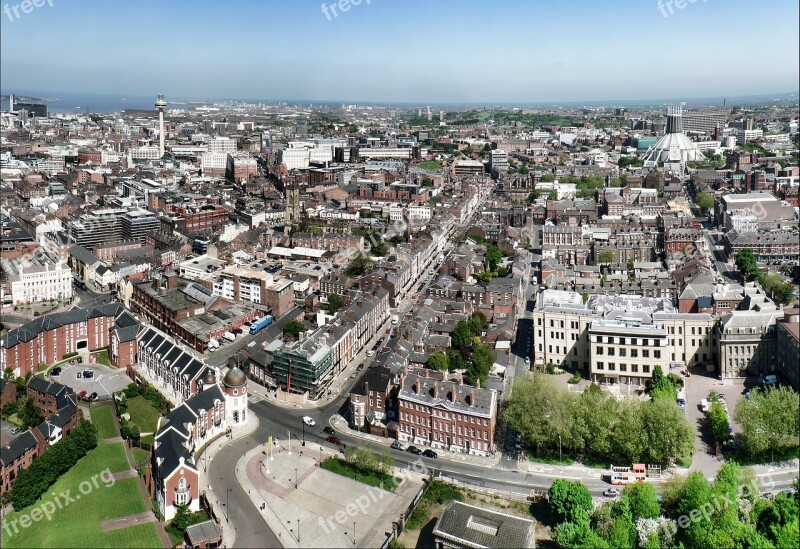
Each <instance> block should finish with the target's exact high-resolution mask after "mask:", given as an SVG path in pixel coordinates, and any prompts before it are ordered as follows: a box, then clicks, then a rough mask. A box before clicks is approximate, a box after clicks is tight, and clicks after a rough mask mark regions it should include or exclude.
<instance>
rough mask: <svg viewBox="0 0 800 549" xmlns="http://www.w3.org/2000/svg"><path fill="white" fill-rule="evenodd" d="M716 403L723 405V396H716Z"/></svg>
mask: <svg viewBox="0 0 800 549" xmlns="http://www.w3.org/2000/svg"><path fill="white" fill-rule="evenodd" d="M717 402H719V403H720V404H725V395H717Z"/></svg>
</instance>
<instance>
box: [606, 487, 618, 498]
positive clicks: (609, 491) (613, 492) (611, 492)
mask: <svg viewBox="0 0 800 549" xmlns="http://www.w3.org/2000/svg"><path fill="white" fill-rule="evenodd" d="M603 495H604V496H605V497H607V498H615V497H617V496H618V495H619V490H617V489H616V488H609V489H607V490H605V491H604V492H603Z"/></svg>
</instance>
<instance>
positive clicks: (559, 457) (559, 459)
mask: <svg viewBox="0 0 800 549" xmlns="http://www.w3.org/2000/svg"><path fill="white" fill-rule="evenodd" d="M558 464H559V465H561V435H558Z"/></svg>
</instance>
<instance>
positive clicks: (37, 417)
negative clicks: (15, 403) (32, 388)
mask: <svg viewBox="0 0 800 549" xmlns="http://www.w3.org/2000/svg"><path fill="white" fill-rule="evenodd" d="M17 416H18V417H19V420H20V421H21V422H22V428H23V429H30V428H32V427H36V426H37V425H39V424H40V423H41V422H43V421H44V416H43V415H42V412H41V411H40V410H39V408H38V407H37V406H36V403H35V402H34V401H33V399H32V398H31V397H26V398H25V399H24V400H23V401H22V405H21V406H19V411H18V412H17Z"/></svg>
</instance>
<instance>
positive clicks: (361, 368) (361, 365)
mask: <svg viewBox="0 0 800 549" xmlns="http://www.w3.org/2000/svg"><path fill="white" fill-rule="evenodd" d="M363 369H364V365H363V364H359V365H358V366H356V371H357V372H360V371H361V370H363Z"/></svg>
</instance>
